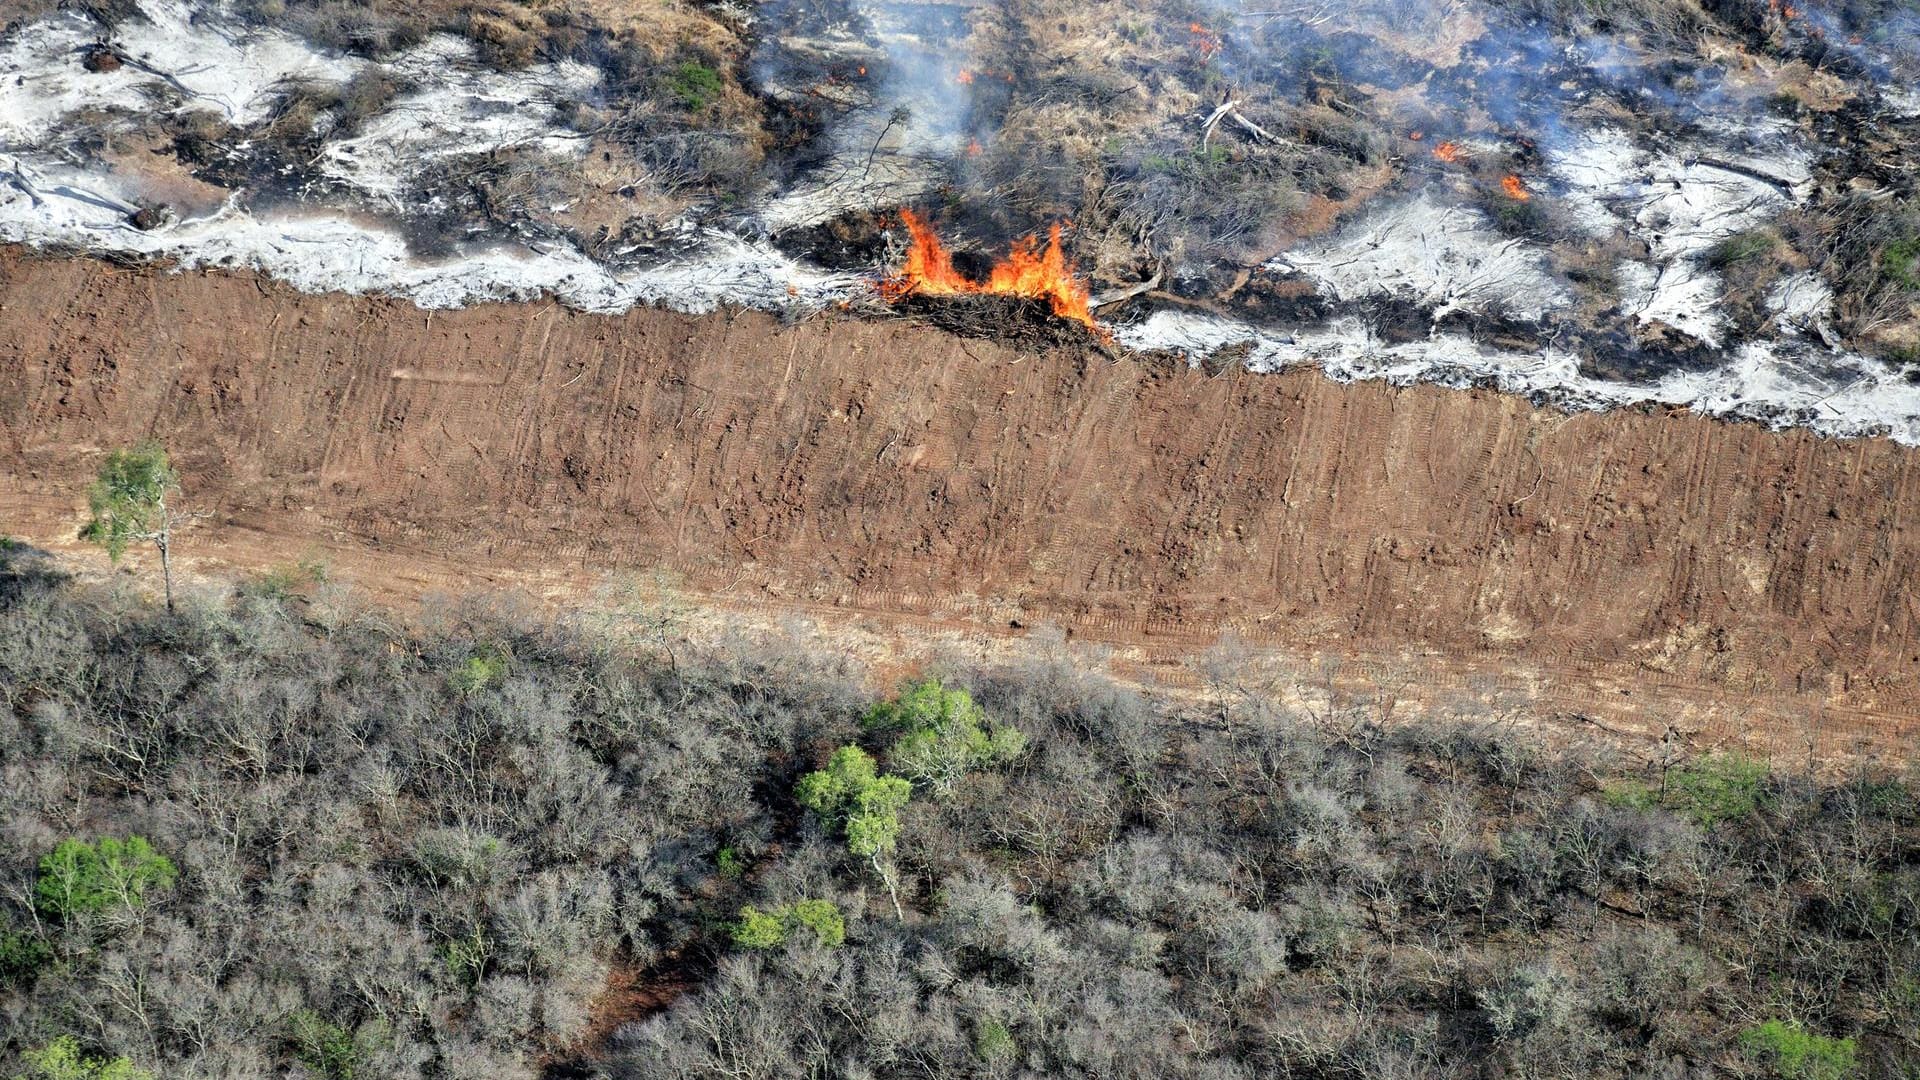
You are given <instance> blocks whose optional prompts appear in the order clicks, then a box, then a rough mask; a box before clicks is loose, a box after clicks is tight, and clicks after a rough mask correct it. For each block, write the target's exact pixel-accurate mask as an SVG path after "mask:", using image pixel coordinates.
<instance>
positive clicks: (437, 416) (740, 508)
mask: <svg viewBox="0 0 1920 1080" xmlns="http://www.w3.org/2000/svg"><path fill="white" fill-rule="evenodd" d="M0 424H3V425H4V434H5V443H4V447H3V448H0V530H4V531H6V532H9V533H12V534H13V535H15V536H20V537H23V538H26V539H29V540H32V541H34V542H37V543H43V544H48V545H52V546H56V547H63V548H70V547H71V546H72V537H73V535H74V532H75V529H76V528H77V525H78V523H79V521H80V519H81V516H82V511H83V509H84V505H83V504H84V497H83V492H84V488H85V486H86V482H87V480H88V478H89V475H90V473H91V471H92V470H93V469H94V468H95V466H96V465H97V462H98V456H99V454H100V452H101V451H102V450H103V449H105V448H109V447H112V446H116V445H120V444H124V443H127V442H131V441H134V440H137V439H140V438H142V437H146V436H155V437H158V438H160V439H162V440H164V441H165V442H166V444H167V445H168V446H169V447H170V448H172V449H173V451H174V452H175V455H176V457H177V458H178V460H179V462H180V464H181V465H182V467H183V470H184V472H185V475H186V479H187V496H188V500H189V502H190V503H191V504H192V505H194V506H196V507H198V508H201V509H204V510H209V511H212V512H213V516H212V517H211V518H210V519H209V520H208V521H207V522H206V523H205V524H204V525H203V526H202V527H201V528H200V529H198V530H196V531H195V533H194V534H193V536H192V538H191V544H190V548H191V549H192V550H195V551H199V552H202V553H205V552H215V553H217V558H219V559H223V560H225V561H226V565H230V566H237V567H252V568H259V567H263V566H267V565H271V564H272V563H274V562H276V561H277V562H282V563H284V562H289V561H293V560H295V559H299V558H302V557H306V556H309V555H313V554H318V555H320V556H321V557H323V558H325V559H326V560H328V561H329V562H330V563H331V564H332V566H333V568H334V573H335V575H336V576H346V577H349V578H351V579H353V580H356V581H358V582H360V583H362V584H364V585H366V586H367V587H368V588H370V589H372V590H373V591H374V592H375V593H376V594H380V595H392V596H399V595H407V594H415V595H417V594H418V593H420V592H422V591H425V590H429V589H436V588H437V589H448V590H458V589H461V588H464V587H469V586H471V585H473V584H474V583H517V584H521V585H526V586H528V587H531V588H533V589H535V590H537V591H541V592H543V593H545V594H546V595H548V596H550V597H556V598H559V599H562V600H570V601H578V600H579V599H580V598H583V597H586V596H588V595H589V594H590V593H591V591H592V590H593V589H594V588H596V587H599V586H600V584H601V583H603V582H605V581H606V580H608V578H609V576H610V575H620V574H631V573H634V572H638V571H653V572H657V575H658V576H662V577H664V578H666V579H669V580H671V581H673V582H674V583H675V587H676V589H677V590H679V591H680V593H681V594H683V595H686V596H688V597H692V598H694V599H695V600H697V601H699V602H701V603H704V604H707V605H710V606H716V607H718V608H720V609H722V610H729V611H735V612H743V613H757V614H758V615H760V616H778V615H779V614H780V613H783V612H800V613H803V614H806V615H809V616H811V617H814V618H817V619H821V620H823V621H825V622H827V623H828V624H829V625H835V620H840V622H839V624H838V625H846V626H856V625H857V626H859V627H864V628H866V629H867V630H869V631H871V630H872V629H873V628H875V627H881V628H891V629H889V630H888V631H887V632H902V633H904V634H905V635H906V636H909V637H911V636H913V635H916V634H929V633H936V632H964V633H971V634H975V635H984V636H987V637H991V638H992V639H994V640H998V641H1000V642H1002V644H1003V645H1009V646H1010V647H1014V648H1017V647H1018V638H1019V636H1020V635H1021V634H1023V633H1025V632H1026V631H1027V629H1028V628H1032V627H1035V626H1037V625H1041V624H1045V623H1052V624H1057V625H1058V626H1060V627H1063V628H1064V629H1065V631H1066V632H1067V633H1068V634H1069V635H1070V636H1072V637H1074V638H1076V639H1079V640H1092V641H1098V642H1105V643H1109V644H1111V645H1113V646H1115V647H1116V649H1117V650H1118V652H1117V655H1118V656H1119V658H1120V659H1121V660H1122V661H1123V662H1125V663H1128V664H1132V665H1133V666H1134V667H1135V668H1136V669H1138V670H1141V671H1147V672H1158V673H1159V674H1160V675H1161V676H1162V677H1163V678H1165V679H1169V680H1172V681H1176V682H1177V681H1180V680H1182V679H1185V680H1188V681H1189V682H1190V681H1192V679H1193V676H1192V675H1191V674H1190V669H1189V668H1187V667H1184V666H1182V660H1183V659H1184V658H1187V657H1190V656H1192V655H1193V654H1195V653H1197V652H1199V651H1201V650H1204V649H1206V648H1207V647H1208V646H1209V645H1211V644H1212V643H1213V642H1215V641H1216V640H1217V639H1218V638H1219V637H1220V636H1221V635H1222V634H1223V633H1226V632H1231V633H1233V634H1235V635H1237V636H1238V637H1239V638H1240V639H1242V640H1243V641H1244V642H1246V643H1247V644H1248V645H1249V646H1250V647H1252V648H1254V649H1256V650H1271V651H1273V652H1274V653H1276V654H1278V655H1285V656H1292V657H1297V658H1301V659H1302V661H1303V662H1306V658H1309V657H1319V656H1337V657H1341V658H1344V660H1345V666H1344V667H1343V669H1342V670H1343V671H1344V672H1345V673H1346V674H1345V675H1344V676H1343V677H1344V678H1355V677H1360V678H1371V679H1374V680H1376V681H1382V680H1393V681H1396V682H1397V684H1398V685H1401V686H1404V687H1408V688H1411V689H1410V696H1412V697H1415V698H1421V699H1423V700H1428V701H1433V700H1439V699H1441V698H1444V697H1446V696H1447V695H1449V694H1469V693H1482V695H1483V696H1484V692H1487V691H1488V689H1489V688H1491V691H1492V692H1494V693H1496V694H1508V695H1519V696H1520V697H1522V698H1524V699H1525V700H1526V701H1528V702H1529V703H1530V704H1531V706H1532V707H1533V709H1534V710H1535V711H1536V712H1537V713H1540V714H1542V715H1546V716H1550V717H1559V718H1563V719H1567V720H1569V721H1584V722H1588V723H1592V724H1596V725H1599V726H1602V727H1607V728H1610V729H1617V730H1622V731H1630V732H1637V733H1644V734H1648V735H1659V734H1661V733H1663V732H1668V731H1669V730H1670V728H1671V729H1672V730H1674V731H1677V733H1678V734H1679V735H1681V736H1683V737H1684V738H1686V739H1687V740H1688V741H1689V742H1691V743H1693V744H1694V745H1703V744H1716V743H1721V742H1725V741H1728V740H1734V739H1744V740H1747V741H1749V742H1755V743H1759V744H1761V745H1762V746H1763V747H1765V748H1767V749H1769V750H1771V751H1772V752H1776V753H1781V752H1792V753H1794V754H1799V753H1802V752H1805V753H1808V754H1811V755H1817V756H1824V757H1838V756H1846V755H1849V754H1850V753H1851V752H1856V751H1857V752H1866V753H1874V754H1880V755H1887V756H1891V755H1906V754H1909V753H1910V751H1911V748H1912V746H1913V739H1914V736H1915V734H1916V731H1917V730H1920V725H1916V723H1915V719H1914V718H1915V716H1916V714H1920V679H1916V672H1920V598H1917V597H1916V592H1915V588H1914V587H1915V584H1916V575H1917V573H1920V531H1917V530H1916V526H1915V522H1914V519H1915V518H1916V517H1920V470H1916V469H1914V468H1913V465H1914V463H1915V459H1916V455H1915V453H1914V452H1912V451H1908V450H1904V449H1902V448H1900V447H1898V446H1895V445H1893V444H1891V443H1889V442H1886V441H1884V440H1857V441H1837V440H1831V439H1824V438H1820V437H1817V436H1814V435H1811V434H1808V433H1806V432H1804V431H1796V432H1787V433H1772V432H1769V431H1767V430H1765V429H1764V428H1761V427H1758V426H1753V425H1741V424H1727V423H1721V422H1718V421H1714V420H1710V419H1704V418H1700V417H1696V416H1691V415H1687V414H1684V413H1669V412H1645V411H1620V412H1615V413H1610V414H1606V415H1591V414H1581V415H1565V414H1562V413H1559V412H1556V411H1553V410H1549V409H1540V408H1535V407H1533V406H1531V405H1529V404H1528V403H1527V402H1525V401H1523V400H1520V399H1518V398H1513V397H1509V396H1504V395H1500V394H1495V393H1491V392H1460V391H1452V390H1443V389H1437V388H1433V387H1426V386H1419V387H1412V388H1407V389H1398V388H1394V387H1390V386H1386V385H1383V384H1377V383H1369V384H1357V385H1339V384H1335V383H1333V382H1331V381H1329V380H1327V379H1325V378H1324V377H1322V376H1320V375H1318V374H1316V373H1311V372H1300V373H1295V374H1287V375H1277V376H1275V375H1267V376H1258V375H1247V374H1244V373H1228V374H1223V375H1220V376H1217V377H1208V376H1207V375H1206V374H1205V373H1203V372H1196V371H1191V370H1187V369H1185V368H1180V367H1174V366H1170V365H1168V364H1166V363H1163V362H1158V361H1151V360H1146V359H1129V360H1122V361H1118V362H1115V361H1110V360H1108V359H1105V358H1102V357H1098V356H1088V355H1083V354H1080V353H1077V352H1074V351H1070V350H1058V351H1054V352H1051V353H1047V354H1044V355H1034V354H1022V353H1018V352H1014V351H1011V350H1009V349H1006V348H1003V347H999V346H996V345H993V344H989V343H985V342H981V341H969V340H963V339H960V338H956V337H952V336H948V335H945V334H942V333H939V332H936V331H933V330H930V329H925V328H921V327H917V326H913V325H909V324H907V323H904V322H894V323H876V322H858V321H847V320H839V321H836V320H833V319H819V320H816V321H812V322H809V323H806V324H803V325H799V326H795V327H791V328H783V327H781V326H779V325H778V324H777V323H776V322H775V321H773V320H772V319H770V318H768V317H765V316H762V315H758V314H752V313H745V314H742V313H730V314H721V315H715V316H710V317H701V318H695V317H688V316H682V315H677V314H672V313H668V312H662V311H652V310H642V311H634V312H631V313H628V314H626V315H622V316H618V317H606V316H593V315H584V314H580V313H576V312H572V311H569V310H568V309H566V308H563V307H559V306H556V305H553V304H531V305H488V306H483V307H478V308H472V309H468V310H463V311H440V312H427V311H421V310H418V309H416V308H414V307H411V306H409V305H407V304H404V303H399V302H395V301H390V300H381V299H369V298H364V297H349V296H309V295H302V294H299V293H295V292H293V291H291V290H289V289H286V288H283V287H280V286H277V285H274V284H271V283H267V282H263V281H258V280H255V279H253V278H250V277H244V276H230V275H225V274H198V273H194V274H179V275H168V274H164V273H158V272H152V271H145V270H127V269H121V268H115V267H113V266H110V265H107V264H104V263H100V262H95V261H90V260H83V259H51V258H39V257H35V256H31V255H28V254H24V253H22V252H19V251H0ZM203 557H204V556H203ZM849 640H851V639H849ZM1356 673H1357V675H1356Z"/></svg>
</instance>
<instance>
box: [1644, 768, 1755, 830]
mask: <svg viewBox="0 0 1920 1080" xmlns="http://www.w3.org/2000/svg"><path fill="white" fill-rule="evenodd" d="M1767 771H1768V770H1767V763H1766V762H1764V761H1754V760H1752V759H1751V758H1747V757H1743V756H1741V755H1739V754H1714V755H1710V756H1708V757H1704V758H1701V759H1700V760H1699V761H1698V762H1697V763H1695V764H1694V765H1692V766H1689V767H1687V768H1683V769H1675V770H1673V772H1671V773H1669V774H1668V776H1667V801H1668V803H1669V804H1671V805H1672V806H1673V807H1674V808H1675V809H1677V810H1679V811H1680V812H1682V813H1684V814H1686V815H1687V816H1688V817H1691V818H1693V820H1695V821H1697V822H1699V823H1700V825H1701V826H1703V827H1709V826H1713V825H1716V824H1718V823H1720V822H1722V821H1736V820H1739V819H1740V818H1744V817H1747V816H1749V815H1751V814H1752V813H1753V812H1754V811H1756V810H1758V809H1760V803H1761V799H1762V797H1763V792H1762V791H1761V784H1762V782H1764V781H1765V780H1766V778H1767Z"/></svg>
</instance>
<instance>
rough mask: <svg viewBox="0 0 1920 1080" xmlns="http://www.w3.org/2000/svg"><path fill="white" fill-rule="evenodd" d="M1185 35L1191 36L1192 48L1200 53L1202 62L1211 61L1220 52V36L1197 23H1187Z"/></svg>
mask: <svg viewBox="0 0 1920 1080" xmlns="http://www.w3.org/2000/svg"><path fill="white" fill-rule="evenodd" d="M1187 33H1189V34H1191V35H1193V47H1194V48H1195V49H1198V50H1199V51H1200V58H1201V59H1202V60H1211V59H1213V54H1214V53H1217V52H1219V51H1220V35H1218V34H1216V33H1214V32H1213V31H1211V30H1209V29H1207V28H1206V27H1204V26H1202V25H1200V24H1199V23H1197V22H1196V23H1188V24H1187Z"/></svg>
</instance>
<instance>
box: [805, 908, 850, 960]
mask: <svg viewBox="0 0 1920 1080" xmlns="http://www.w3.org/2000/svg"><path fill="white" fill-rule="evenodd" d="M793 921H794V922H795V923H797V924H798V925H800V926H804V927H806V928H807V929H809V930H811V931H813V933H814V936H815V937H817V938H819V939H820V944H822V945H824V946H826V947H827V948H829V949H833V948H838V947H839V946H840V945H841V944H842V943H843V942H845V941H846V940H847V920H846V919H845V918H843V917H842V916H841V915H840V907H839V905H837V904H835V903H834V902H833V901H831V900H802V901H800V902H799V903H797V904H795V905H793Z"/></svg>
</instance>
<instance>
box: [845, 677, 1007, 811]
mask: <svg viewBox="0 0 1920 1080" xmlns="http://www.w3.org/2000/svg"><path fill="white" fill-rule="evenodd" d="M866 726H867V728H868V729H869V730H878V731H894V730H897V731H899V732H901V735H900V738H899V739H898V740H897V741H896V742H895V743H894V744H893V748H892V750H891V751H889V753H888V760H889V762H890V763H891V765H892V766H893V768H894V770H895V771H897V772H899V773H900V774H901V775H903V776H905V777H907V778H908V779H909V780H911V781H913V782H914V783H916V784H919V785H921V786H922V787H925V788H927V789H929V790H930V791H932V792H933V793H934V794H935V795H938V796H941V797H945V796H947V795H950V794H952V792H953V787H954V785H955V784H956V783H958V782H959V780H960V778H961V777H962V776H964V775H966V774H967V773H969V772H971V771H973V770H975V769H983V768H988V767H990V766H993V765H998V764H1002V763H1004V762H1008V761H1011V760H1013V759H1014V758H1017V757H1019V756H1020V755H1021V754H1022V753H1025V752H1026V749H1027V737H1026V735H1025V734H1024V733H1023V732H1021V731H1020V729H1018V728H1016V727H1012V726H1010V725H1006V724H994V723H992V721H990V720H988V719H987V714H986V712H985V710H983V709H981V708H980V706H979V705H977V704H975V703H974V700H973V697H972V695H970V694H968V693H967V692H966V691H965V690H949V689H947V688H946V687H944V686H942V685H941V684H940V681H939V680H938V679H929V680H927V681H926V682H923V683H920V684H918V685H916V686H913V687H911V688H909V689H908V690H907V692H906V693H904V694H901V695H900V696H899V697H898V698H896V699H894V700H893V701H889V702H882V703H880V704H878V705H875V706H874V707H873V708H872V709H871V710H869V711H868V713H867V716H866Z"/></svg>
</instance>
